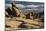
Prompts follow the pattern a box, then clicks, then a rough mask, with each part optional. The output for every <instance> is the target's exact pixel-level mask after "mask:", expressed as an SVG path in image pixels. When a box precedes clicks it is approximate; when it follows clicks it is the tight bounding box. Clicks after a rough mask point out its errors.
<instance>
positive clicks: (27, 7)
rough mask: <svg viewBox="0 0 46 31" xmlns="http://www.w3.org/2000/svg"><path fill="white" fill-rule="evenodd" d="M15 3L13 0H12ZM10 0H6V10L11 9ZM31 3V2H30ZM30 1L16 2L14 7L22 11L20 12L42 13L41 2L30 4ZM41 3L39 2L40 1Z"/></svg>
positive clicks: (42, 5)
mask: <svg viewBox="0 0 46 31" xmlns="http://www.w3.org/2000/svg"><path fill="white" fill-rule="evenodd" d="M12 1H15V0H12ZM12 1H11V0H6V2H5V3H6V8H7V7H11V6H12V5H11V2H12ZM32 1H33V0H32ZM32 1H20V0H19V1H18V0H16V6H17V7H18V8H20V9H21V10H23V11H22V12H30V11H33V10H35V11H36V12H42V11H43V9H44V4H43V2H32ZM40 1H41V0H40Z"/></svg>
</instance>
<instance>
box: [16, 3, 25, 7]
mask: <svg viewBox="0 0 46 31" xmlns="http://www.w3.org/2000/svg"><path fill="white" fill-rule="evenodd" d="M16 6H17V7H20V8H25V6H24V5H22V4H16Z"/></svg>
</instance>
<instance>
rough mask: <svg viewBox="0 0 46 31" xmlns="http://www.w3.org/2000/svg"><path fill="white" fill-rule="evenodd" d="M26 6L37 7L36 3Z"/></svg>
mask: <svg viewBox="0 0 46 31" xmlns="http://www.w3.org/2000/svg"><path fill="white" fill-rule="evenodd" d="M26 7H39V6H37V5H27V6H26Z"/></svg>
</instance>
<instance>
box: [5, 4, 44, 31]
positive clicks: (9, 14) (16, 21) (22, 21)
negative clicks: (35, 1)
mask: <svg viewBox="0 0 46 31" xmlns="http://www.w3.org/2000/svg"><path fill="white" fill-rule="evenodd" d="M5 15H6V18H5V21H6V23H5V25H6V26H5V27H6V29H5V30H6V31H14V30H22V29H40V28H44V23H43V22H42V19H41V18H37V19H34V17H33V13H29V14H27V15H26V16H25V15H24V14H22V13H21V10H20V9H19V8H17V7H16V6H15V4H14V3H12V8H7V9H6V13H5Z"/></svg>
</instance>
